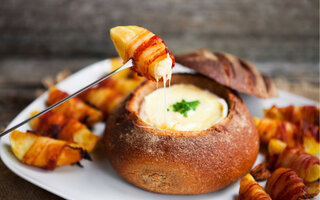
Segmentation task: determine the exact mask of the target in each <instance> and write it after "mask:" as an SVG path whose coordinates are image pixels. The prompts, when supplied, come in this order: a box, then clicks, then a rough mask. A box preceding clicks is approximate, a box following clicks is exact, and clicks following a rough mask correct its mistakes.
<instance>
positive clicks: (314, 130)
mask: <svg viewBox="0 0 320 200" xmlns="http://www.w3.org/2000/svg"><path fill="white" fill-rule="evenodd" d="M254 122H255V124H256V126H257V129H258V133H259V136H260V140H261V142H263V143H265V144H267V143H268V142H269V141H270V140H271V139H279V140H281V141H283V142H285V143H286V144H288V145H289V146H291V147H296V148H299V149H302V150H304V151H305V152H307V153H309V154H312V155H314V154H317V153H319V151H320V142H319V134H318V133H319V127H318V126H314V125H313V124H308V123H306V122H304V121H301V122H300V123H298V124H294V123H291V122H288V121H282V120H278V119H270V118H263V119H259V118H254Z"/></svg>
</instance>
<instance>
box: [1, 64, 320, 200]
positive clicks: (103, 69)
mask: <svg viewBox="0 0 320 200" xmlns="http://www.w3.org/2000/svg"><path fill="white" fill-rule="evenodd" d="M110 67H111V62H110V60H103V61H101V62H98V63H95V64H93V65H90V66H88V67H86V68H84V69H82V70H81V71H79V72H77V73H75V74H73V75H72V76H70V77H69V78H67V79H66V80H64V81H63V82H61V83H60V84H59V85H58V87H59V88H60V89H62V90H65V91H67V92H70V93H72V92H74V91H76V90H78V89H80V88H81V87H83V86H85V85H86V84H88V83H90V82H92V81H94V80H96V79H97V78H99V77H101V76H102V75H103V74H105V73H107V72H108V71H109V70H110ZM174 72H190V70H189V69H186V68H185V67H183V66H181V65H179V64H177V65H176V67H175V68H174ZM242 97H243V99H244V101H245V103H246V105H247V106H248V108H249V110H250V112H251V114H252V115H253V116H257V117H262V115H263V113H262V110H263V109H264V108H269V107H271V106H272V105H274V104H275V105H277V106H286V105H289V104H294V105H316V102H314V101H311V100H309V99H306V98H304V97H300V96H297V95H293V94H290V93H287V92H283V91H279V97H278V98H273V99H268V100H261V99H257V98H254V97H251V96H247V95H242ZM46 98H47V93H45V94H43V95H42V96H40V97H39V98H37V99H36V100H35V101H34V102H32V103H31V104H30V105H29V106H28V107H27V108H25V109H24V110H23V111H22V112H21V113H20V114H19V115H18V116H17V117H16V118H15V119H14V120H13V121H12V122H11V123H10V124H9V125H8V127H11V126H13V125H15V124H17V123H18V122H20V121H22V120H24V119H26V118H28V117H29V115H30V112H31V111H33V110H41V109H43V108H45V101H46ZM27 129H31V128H30V126H29V125H28V124H26V125H24V126H22V127H21V128H19V130H21V131H26V130H27ZM103 129H104V124H102V123H101V124H98V125H97V126H96V127H95V128H94V133H96V134H97V135H101V134H102V133H103ZM9 145H10V143H9V135H6V136H4V137H3V138H1V143H0V155H1V159H2V161H3V162H4V163H5V165H6V166H7V167H8V168H9V169H10V170H12V171H13V172H14V173H16V174H17V175H18V176H20V177H22V178H23V179H26V180H27V181H29V182H31V183H33V184H35V185H37V186H39V187H41V188H44V189H46V190H48V191H50V192H52V193H54V194H56V195H58V196H61V197H63V198H66V199H77V200H82V199H83V200H88V199H97V200H98V199H118V200H121V199H124V200H129V199H137V200H138V199H139V200H142V199H153V200H156V199H184V200H185V199H210V200H212V199H215V200H227V199H235V198H236V197H237V194H238V190H239V181H237V182H236V183H234V184H233V185H231V186H229V187H227V188H225V189H223V190H221V191H218V192H214V193H209V194H204V195H197V196H183V195H163V194H156V193H151V192H148V191H145V190H142V189H140V188H137V187H135V186H133V185H131V184H129V183H127V182H126V181H124V180H123V179H122V178H121V177H119V176H118V175H117V174H116V173H115V171H114V170H113V169H112V167H111V166H110V164H109V163H108V161H107V159H106V158H105V156H104V155H103V153H102V154H101V153H100V154H93V155H92V157H93V161H92V162H89V161H82V162H81V163H82V164H83V166H84V168H80V167H78V166H64V167H60V168H57V169H55V170H54V171H45V170H43V169H39V168H36V167H31V166H27V165H24V164H22V163H20V162H19V161H18V160H17V159H16V158H15V156H14V154H13V153H12V151H11V148H10V146H9ZM263 159H264V157H263V155H262V154H260V155H259V156H258V158H257V161H256V164H258V163H260V162H261V161H263ZM262 185H264V183H262Z"/></svg>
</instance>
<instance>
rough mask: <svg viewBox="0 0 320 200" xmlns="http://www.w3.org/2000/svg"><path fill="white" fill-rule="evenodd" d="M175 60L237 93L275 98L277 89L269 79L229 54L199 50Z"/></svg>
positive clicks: (249, 64)
mask: <svg viewBox="0 0 320 200" xmlns="http://www.w3.org/2000/svg"><path fill="white" fill-rule="evenodd" d="M175 58H176V61H177V62H178V63H180V64H182V65H184V66H186V67H189V68H191V69H194V70H195V71H197V72H198V73H200V74H203V75H205V76H207V77H209V78H211V79H214V80H215V81H217V82H218V83H220V84H221V85H224V86H227V87H229V88H232V89H234V90H236V91H238V92H243V93H246V94H249V95H252V96H255V97H259V98H271V97H276V96H277V89H276V87H275V85H274V83H273V81H272V80H271V79H270V78H269V77H267V76H264V75H262V74H261V73H260V72H259V71H258V70H257V69H256V68H255V67H254V66H253V65H252V64H251V63H249V62H247V61H245V60H242V59H240V58H238V57H236V56H233V55H231V54H227V53H212V52H210V51H209V50H207V49H199V50H196V51H193V52H190V53H186V54H182V55H178V56H175Z"/></svg>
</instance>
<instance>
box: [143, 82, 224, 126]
mask: <svg viewBox="0 0 320 200" xmlns="http://www.w3.org/2000/svg"><path fill="white" fill-rule="evenodd" d="M165 92H166V102H164V101H163V96H164V93H165ZM182 99H184V100H186V101H188V102H189V101H196V100H198V101H200V104H199V105H198V106H197V108H196V110H195V111H193V110H190V111H188V117H184V116H183V115H182V114H180V113H179V112H174V111H173V109H172V107H170V105H172V104H175V103H177V102H181V100H182ZM165 107H166V108H169V111H167V112H164V108H165ZM227 114H228V105H227V103H226V101H225V100H224V99H222V98H219V97H218V96H216V95H214V94H213V93H211V92H209V91H207V90H203V89H201V88H198V87H196V86H194V85H190V84H176V85H173V86H171V87H170V88H167V89H166V90H165V89H164V88H160V89H157V90H155V91H153V92H152V93H150V94H149V95H147V96H146V97H144V101H143V103H142V104H141V108H140V117H141V119H142V120H143V121H145V122H146V123H147V124H149V125H150V126H153V127H157V128H161V129H168V130H175V131H201V130H205V129H208V128H210V127H211V126H212V125H214V124H216V123H219V122H220V121H221V120H223V119H224V118H225V117H226V116H227Z"/></svg>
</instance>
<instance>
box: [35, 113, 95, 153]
mask: <svg viewBox="0 0 320 200" xmlns="http://www.w3.org/2000/svg"><path fill="white" fill-rule="evenodd" d="M36 113H38V111H34V112H32V113H31V115H35V114H36ZM30 125H31V127H32V129H34V130H35V131H36V133H37V134H39V135H41V136H47V137H51V138H55V139H60V140H65V141H68V142H72V143H76V144H79V145H80V146H82V147H83V148H84V149H86V150H87V151H92V150H93V149H94V147H95V145H96V143H97V141H98V139H99V137H98V136H96V135H95V134H93V133H92V132H91V131H90V130H89V129H88V128H87V127H86V126H85V125H84V124H82V123H80V122H79V121H77V120H75V119H72V118H67V117H65V116H64V115H62V114H59V113H55V112H52V111H49V112H47V113H45V114H43V115H41V116H40V117H38V118H36V119H34V120H32V121H31V122H30Z"/></svg>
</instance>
